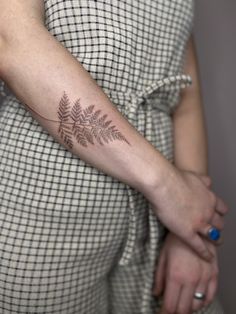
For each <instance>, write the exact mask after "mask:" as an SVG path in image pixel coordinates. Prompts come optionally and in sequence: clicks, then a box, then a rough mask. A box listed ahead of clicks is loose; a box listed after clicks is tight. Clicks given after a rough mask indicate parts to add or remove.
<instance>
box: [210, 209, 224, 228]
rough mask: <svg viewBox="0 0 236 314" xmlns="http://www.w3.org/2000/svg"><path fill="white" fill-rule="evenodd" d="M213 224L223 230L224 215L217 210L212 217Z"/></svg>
mask: <svg viewBox="0 0 236 314" xmlns="http://www.w3.org/2000/svg"><path fill="white" fill-rule="evenodd" d="M211 224H212V226H214V227H216V228H217V229H219V230H223V229H224V217H223V216H221V215H220V214H218V213H217V212H215V213H214V215H213V217H212V219H211Z"/></svg>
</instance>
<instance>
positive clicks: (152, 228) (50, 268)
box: [0, 0, 223, 314]
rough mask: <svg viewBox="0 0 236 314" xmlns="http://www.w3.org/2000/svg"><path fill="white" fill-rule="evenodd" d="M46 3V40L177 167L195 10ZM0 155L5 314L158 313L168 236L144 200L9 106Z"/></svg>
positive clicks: (168, 1) (181, 5) (184, 3)
mask: <svg viewBox="0 0 236 314" xmlns="http://www.w3.org/2000/svg"><path fill="white" fill-rule="evenodd" d="M44 3H45V15H46V18H45V25H46V27H47V28H48V30H49V31H50V32H51V34H52V35H54V36H55V37H56V38H57V39H58V40H59V41H60V42H61V43H62V44H63V45H64V46H65V47H66V48H67V49H68V50H69V51H70V52H71V53H72V54H73V55H74V56H75V57H76V58H77V59H78V60H79V61H80V62H81V63H82V64H83V66H84V67H85V68H86V69H87V70H88V71H89V72H90V74H91V75H92V76H93V77H94V79H96V81H97V83H98V84H99V85H100V86H101V87H102V88H103V90H104V92H105V93H106V94H107V95H108V97H110V99H111V100H112V102H113V103H114V104H115V105H116V106H117V108H118V110H119V111H120V112H121V113H122V114H123V115H124V116H125V118H126V119H128V120H129V121H130V122H131V123H132V124H133V125H134V126H135V128H136V129H137V130H138V131H139V132H140V133H141V134H143V135H144V136H145V137H146V139H147V140H149V141H150V142H151V143H152V144H153V145H154V146H155V147H156V148H157V149H158V150H159V151H160V152H161V153H162V154H163V155H164V156H165V157H166V158H167V159H168V160H169V161H170V162H173V134H172V131H173V129H172V119H171V113H172V112H173V111H174V109H175V108H176V106H177V104H178V100H179V91H180V89H181V88H184V87H186V86H187V85H189V84H190V83H191V78H190V77H189V76H188V75H187V74H184V73H183V72H182V66H183V59H184V52H185V44H186V41H187V39H188V37H189V34H190V31H191V29H192V25H193V2H192V0H154V1H153V0H132V1H131V0H97V1H95V0H77V1H75V0H66V1H62V0H45V1H44ZM45 53H46V52H45ZM42 66H43V65H42ZM0 156H1V162H0V178H1V180H0V313H1V314H5V313H6V314H9V313H45V314H51V313H57V314H60V313H63V314H78V313H79V314H95V313H96V314H154V313H155V314H156V313H157V312H158V309H159V307H160V305H161V302H162V300H161V298H160V299H156V298H154V297H153V296H152V285H153V274H154V270H155V262H156V261H158V256H159V252H160V248H161V245H162V244H163V241H164V235H165V228H164V227H163V226H162V224H161V223H160V222H159V221H158V219H157V218H156V217H155V216H154V214H153V212H152V209H151V206H150V204H149V203H148V201H147V200H146V199H145V198H144V196H143V195H142V194H141V193H140V192H138V191H136V190H135V189H133V188H131V187H130V186H128V185H126V184H124V183H123V182H120V181H118V180H116V179H115V178H112V177H110V176H108V175H106V174H104V173H102V172H101V171H99V170H97V169H96V168H94V167H91V166H90V165H87V164H86V163H85V162H84V161H83V160H81V159H80V158H79V157H78V156H75V155H73V154H72V153H71V152H69V151H67V150H66V148H65V147H64V146H62V145H60V144H59V143H58V142H56V141H55V140H54V138H53V137H52V136H51V135H50V134H48V133H47V131H45V130H44V129H43V128H42V127H41V125H40V124H39V123H38V122H37V121H36V120H34V119H33V118H32V116H31V114H30V113H29V111H27V109H26V107H25V106H24V104H22V103H21V102H20V101H18V100H17V99H16V98H15V97H14V95H11V96H7V97H5V100H4V102H3V103H2V104H1V106H0ZM200 313H201V314H212V313H214V314H222V313H223V311H222V309H221V307H220V305H219V304H218V302H217V301H215V302H214V303H213V304H212V305H211V306H209V307H208V308H206V309H204V310H202V311H200V312H198V314H200Z"/></svg>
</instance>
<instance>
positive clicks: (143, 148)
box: [1, 22, 169, 193]
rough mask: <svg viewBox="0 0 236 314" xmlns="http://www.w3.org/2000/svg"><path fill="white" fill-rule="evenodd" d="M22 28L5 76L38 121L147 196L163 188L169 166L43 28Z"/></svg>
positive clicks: (9, 42)
mask: <svg viewBox="0 0 236 314" xmlns="http://www.w3.org/2000/svg"><path fill="white" fill-rule="evenodd" d="M24 27H25V29H24V30H23V31H21V32H19V33H18V32H17V31H16V32H15V35H14V36H13V37H12V36H9V39H8V37H7V36H5V43H4V45H3V47H2V51H3V53H2V56H1V76H2V78H3V79H4V80H5V81H6V82H7V84H8V85H9V86H10V88H11V89H12V90H13V91H14V93H15V94H16V96H17V97H18V99H19V100H21V101H22V102H23V103H25V104H27V108H31V109H29V110H30V111H31V113H32V115H33V116H34V117H35V119H37V120H38V121H39V123H40V124H41V125H42V126H43V127H44V128H45V129H46V130H47V131H48V132H49V133H50V134H51V135H52V136H53V137H54V138H55V139H56V140H57V141H58V142H60V143H61V144H62V145H64V146H65V147H66V148H67V149H68V150H70V151H71V152H72V153H73V154H75V155H77V156H78V157H79V158H81V159H83V160H84V161H86V162H87V163H88V164H91V165H92V166H94V167H96V168H98V169H100V170H102V171H103V172H105V173H106V174H109V175H111V176H113V177H115V178H117V179H119V180H121V181H122V182H125V183H127V184H129V185H130V186H132V187H134V188H136V189H138V190H141V191H142V192H144V193H145V189H148V188H149V185H150V187H151V186H153V185H155V184H158V182H157V181H159V180H160V182H161V179H162V177H163V176H164V174H163V173H162V172H163V170H164V169H165V167H166V166H168V165H169V163H168V161H167V160H166V159H165V158H164V157H163V156H162V155H161V154H160V153H159V152H158V151H157V150H156V149H155V148H154V147H153V146H152V145H151V144H150V143H149V142H148V141H147V140H146V139H145V138H144V137H143V136H142V135H141V134H140V133H139V132H138V131H137V130H136V129H135V128H134V127H133V126H132V125H131V124H130V123H129V122H128V120H127V119H125V117H123V116H122V114H121V113H120V112H119V111H118V110H117V108H116V107H115V106H114V105H113V104H112V103H111V101H110V100H109V98H108V97H107V96H106V95H105V93H104V92H103V91H102V89H101V88H100V87H99V86H98V85H97V84H96V82H95V81H94V80H93V79H92V77H91V76H90V75H89V73H88V72H87V71H86V70H85V69H84V68H83V66H82V65H81V64H80V63H79V62H78V61H77V59H76V58H74V57H73V56H72V55H71V54H70V53H69V52H68V50H67V49H65V48H64V47H63V46H62V45H61V44H60V43H59V42H58V41H57V40H56V39H55V38H54V37H53V36H52V35H51V34H50V33H49V32H48V31H47V30H46V29H45V28H44V27H43V26H42V25H40V24H38V23H35V24H34V25H33V26H32V25H27V22H25V26H24ZM78 44H79V43H78ZM66 95H67V96H66ZM76 100H79V101H78V102H77V105H75V102H76ZM89 106H90V107H89ZM91 106H93V107H91ZM85 110H86V112H85ZM96 112H97V114H95V113H96ZM82 115H83V116H82ZM104 115H106V116H104ZM102 117H103V120H102V121H101V120H100V122H99V119H100V118H102ZM108 121H110V123H108ZM106 122H107V126H106V127H105V126H104V124H105V123H106ZM102 125H103V127H102ZM112 126H114V128H113V129H109V130H110V131H108V128H109V127H112ZM84 128H86V130H87V133H86V132H84V131H85V129H84ZM102 132H103V135H102ZM85 133H86V134H87V135H86V134H85Z"/></svg>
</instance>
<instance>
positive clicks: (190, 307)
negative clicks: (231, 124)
mask: <svg viewBox="0 0 236 314" xmlns="http://www.w3.org/2000/svg"><path fill="white" fill-rule="evenodd" d="M184 67H185V71H186V72H187V73H189V74H190V75H191V77H192V80H193V84H192V86H191V87H190V88H188V89H185V90H183V91H182V97H181V101H180V103H179V105H178V107H177V109H176V110H175V112H174V114H173V127H174V160H175V161H174V163H175V165H176V166H177V167H178V168H180V169H185V170H189V171H193V172H195V173H196V174H197V175H199V177H201V176H202V175H207V174H208V151H207V132H206V126H205V119H204V111H203V103H202V97H201V91H200V81H199V73H198V65H197V56H196V48H195V45H194V40H193V36H191V38H190V39H189V42H188V44H187V53H186V58H185V65H184ZM208 186H210V183H209V184H208ZM221 202H222V200H221V199H220V198H219V197H218V198H217V203H218V204H220V203H221ZM222 228H223V225H222ZM207 245H208V247H209V250H210V251H211V252H212V254H213V256H214V258H213V260H212V261H211V262H210V263H209V262H206V261H204V260H202V259H201V258H199V257H198V256H197V255H196V254H195V253H194V252H193V251H192V250H191V249H190V248H189V247H188V246H186V244H184V243H183V241H181V240H180V239H179V238H178V237H176V236H175V235H174V234H172V233H169V234H168V235H167V239H166V241H165V243H164V245H163V249H162V251H161V254H160V260H159V262H158V264H157V269H156V275H155V284H154V295H156V296H158V295H161V294H162V293H163V300H164V302H163V307H162V313H161V314H169V313H181V314H189V313H192V312H193V311H196V310H199V309H201V308H202V307H203V306H207V305H209V304H210V303H211V302H212V301H213V298H214V296H215V293H216V290H217V277H218V261H217V250H216V248H215V246H214V245H213V244H212V243H210V242H208V243H207ZM195 291H199V292H203V293H205V294H206V299H205V301H199V300H195V299H193V294H194V293H195Z"/></svg>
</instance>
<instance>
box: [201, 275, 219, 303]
mask: <svg viewBox="0 0 236 314" xmlns="http://www.w3.org/2000/svg"><path fill="white" fill-rule="evenodd" d="M217 283H218V281H217V278H216V277H213V278H212V279H211V280H210V282H209V284H208V288H207V294H206V299H205V302H204V306H207V305H209V304H210V303H211V302H212V301H213V299H214V296H215V294H216V291H217Z"/></svg>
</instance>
